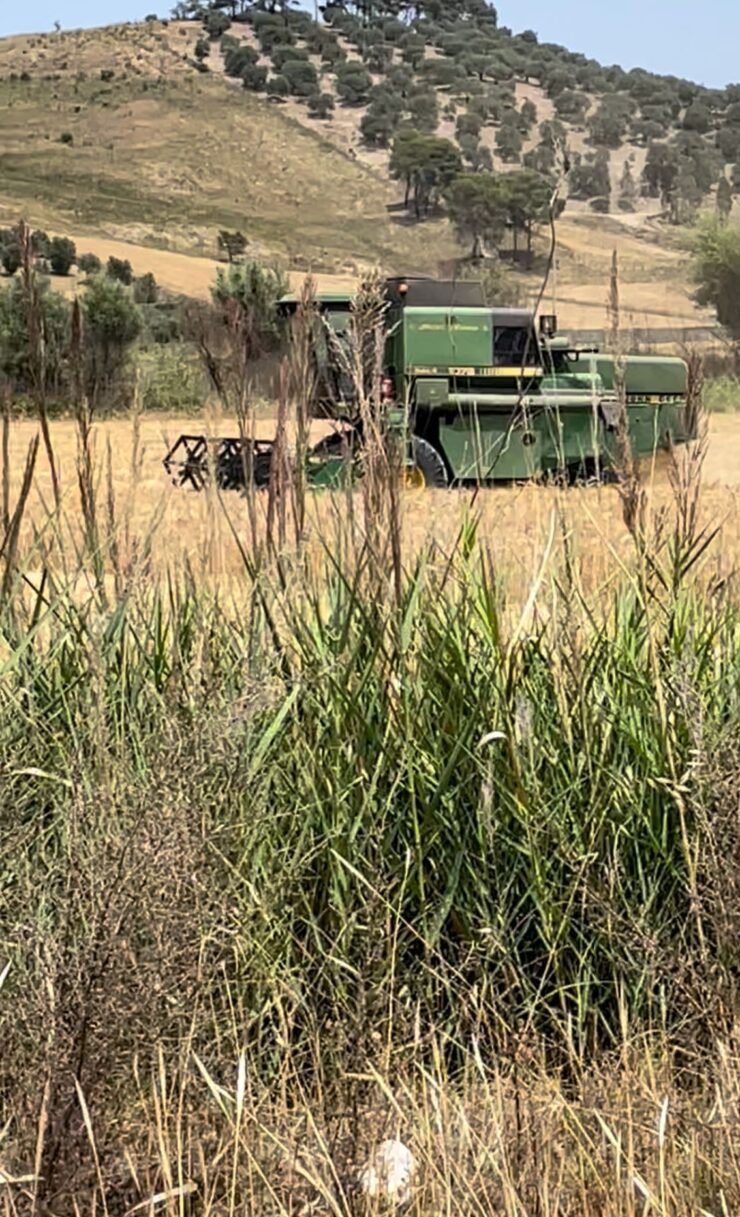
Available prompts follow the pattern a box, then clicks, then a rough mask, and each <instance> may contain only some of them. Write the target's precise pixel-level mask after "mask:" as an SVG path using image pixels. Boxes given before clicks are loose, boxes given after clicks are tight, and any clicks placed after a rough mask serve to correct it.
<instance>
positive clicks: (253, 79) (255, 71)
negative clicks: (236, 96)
mask: <svg viewBox="0 0 740 1217" xmlns="http://www.w3.org/2000/svg"><path fill="white" fill-rule="evenodd" d="M241 79H242V84H243V85H244V88H245V89H249V90H250V91H251V92H252V93H262V92H264V89H265V87H266V85H267V68H263V67H261V66H260V65H259V64H256V63H248V64H246V66H245V67H243V68H242V71H241Z"/></svg>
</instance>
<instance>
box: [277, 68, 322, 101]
mask: <svg viewBox="0 0 740 1217" xmlns="http://www.w3.org/2000/svg"><path fill="white" fill-rule="evenodd" d="M283 76H284V77H285V79H286V80H287V82H288V88H289V90H290V92H291V93H292V95H293V96H294V97H311V96H313V94H314V93H315V92H316V90H317V89H318V87H319V78H318V76H317V74H316V68H315V67H314V66H313V64H312V63H304V62H303V61H302V60H300V59H289V60H288V61H287V62H286V63H285V64H284V65H283Z"/></svg>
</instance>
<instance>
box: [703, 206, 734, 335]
mask: <svg viewBox="0 0 740 1217" xmlns="http://www.w3.org/2000/svg"><path fill="white" fill-rule="evenodd" d="M692 248H693V253H694V278H695V281H696V284H697V292H696V299H697V302H698V303H699V304H702V305H709V306H711V307H712V308H713V309H714V310H715V312H716V314H717V320H718V321H719V323H720V325H723V326H724V327H725V329H726V330H727V332H728V333H729V334H730V336H731V337H732V338H733V340H734V341H735V342H740V226H739V225H737V224H728V223H726V222H723V221H721V220H720V219H718V218H715V217H707V218H705V219H704V220H703V221H702V222H701V223H700V224H699V226H698V227H697V229H696V231H695V232H694V234H693V237H692Z"/></svg>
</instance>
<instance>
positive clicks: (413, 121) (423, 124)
mask: <svg viewBox="0 0 740 1217" xmlns="http://www.w3.org/2000/svg"><path fill="white" fill-rule="evenodd" d="M406 108H407V111H408V121H409V123H410V125H411V126H412V127H413V129H414V130H415V131H422V132H425V133H427V134H429V135H432V134H433V133H434V132H435V131H436V130H437V123H438V122H439V105H438V103H437V94H436V92H435V91H434V89H429V88H428V87H426V86H424V85H421V86H416V87H414V89H412V90H411V92H410V93H409V95H408V102H407V107H406Z"/></svg>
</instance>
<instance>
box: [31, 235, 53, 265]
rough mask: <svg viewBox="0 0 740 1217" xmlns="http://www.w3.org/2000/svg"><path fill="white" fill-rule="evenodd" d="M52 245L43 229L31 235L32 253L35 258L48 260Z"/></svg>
mask: <svg viewBox="0 0 740 1217" xmlns="http://www.w3.org/2000/svg"><path fill="white" fill-rule="evenodd" d="M50 244H51V242H50V240H49V234H48V233H46V232H44V230H43V228H37V229H36V231H35V232H32V233H31V253H32V254H33V255H34V257H36V258H48V257H49V246H50Z"/></svg>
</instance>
